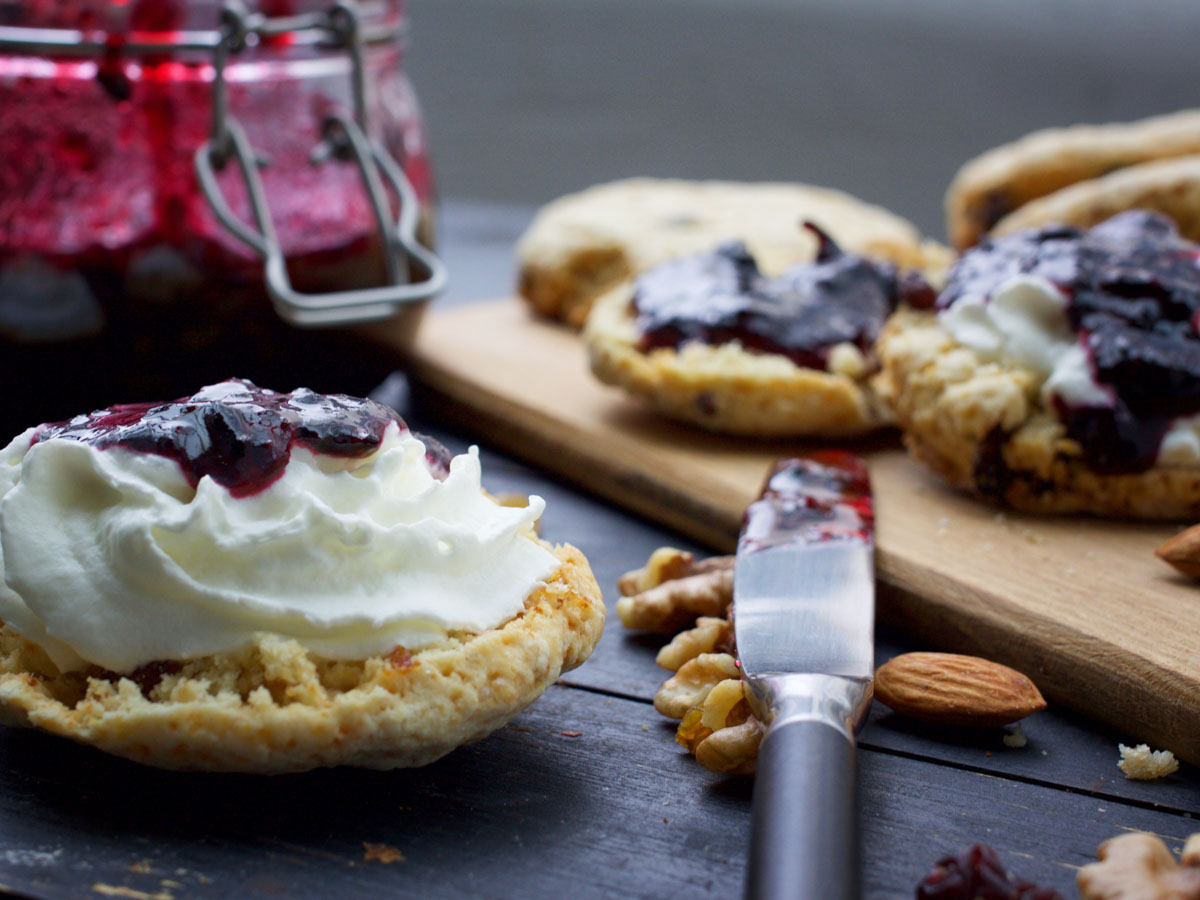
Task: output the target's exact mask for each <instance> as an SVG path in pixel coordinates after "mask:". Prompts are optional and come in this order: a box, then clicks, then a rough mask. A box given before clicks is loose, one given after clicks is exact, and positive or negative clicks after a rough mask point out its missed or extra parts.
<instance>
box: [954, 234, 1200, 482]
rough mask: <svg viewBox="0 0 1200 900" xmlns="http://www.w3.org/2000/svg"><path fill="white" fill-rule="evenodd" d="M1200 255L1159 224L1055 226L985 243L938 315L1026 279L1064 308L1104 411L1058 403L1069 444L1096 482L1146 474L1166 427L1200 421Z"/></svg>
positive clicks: (965, 260) (968, 257)
mask: <svg viewBox="0 0 1200 900" xmlns="http://www.w3.org/2000/svg"><path fill="white" fill-rule="evenodd" d="M1198 256H1200V246H1197V245H1196V244H1193V243H1191V242H1189V241H1187V240H1184V239H1183V238H1181V237H1180V236H1179V234H1178V232H1177V231H1176V230H1175V226H1174V225H1173V224H1172V223H1171V222H1170V220H1168V219H1166V218H1164V217H1163V216H1160V215H1157V214H1154V213H1149V212H1142V211H1133V212H1126V213H1122V214H1121V215H1118V216H1115V217H1113V218H1111V219H1109V220H1108V221H1107V222H1104V223H1102V224H1100V225H1097V226H1096V227H1095V228H1093V229H1091V230H1090V231H1086V232H1085V231H1080V230H1079V229H1076V228H1069V227H1065V226H1055V227H1049V228H1042V229H1036V230H1032V229H1031V230H1028V231H1023V232H1019V233H1017V234H1013V235H1010V236H1008V237H1002V238H997V239H994V240H993V239H985V240H984V241H983V242H982V243H980V245H979V246H978V247H977V248H975V249H974V250H970V251H968V252H967V253H965V254H964V255H963V257H962V258H961V259H960V260H959V261H958V262H957V263H956V264H955V265H954V267H953V268H952V269H951V271H950V277H949V280H948V282H947V284H946V288H945V290H943V291H942V293H941V295H940V296H939V297H938V301H937V307H938V308H939V309H946V308H947V307H949V306H950V305H952V304H953V303H954V302H955V301H956V300H958V299H959V298H960V297H963V296H966V295H975V296H984V297H989V296H990V295H991V293H992V291H993V290H994V289H995V288H997V287H998V286H999V285H1001V284H1002V283H1003V282H1005V281H1006V280H1008V279H1009V278H1011V277H1013V276H1015V275H1034V276H1040V277H1042V278H1045V279H1046V280H1048V281H1050V282H1052V283H1053V284H1054V285H1056V286H1057V287H1058V288H1059V289H1060V290H1061V291H1062V292H1063V294H1064V295H1065V296H1066V297H1067V298H1068V305H1067V316H1068V320H1069V322H1070V325H1071V327H1072V328H1073V329H1074V330H1075V331H1076V333H1077V334H1078V335H1079V339H1080V341H1082V343H1083V347H1084V349H1085V351H1086V353H1087V357H1088V360H1089V363H1090V368H1091V372H1092V376H1093V377H1094V378H1095V380H1096V382H1097V383H1098V384H1099V385H1101V386H1102V387H1105V388H1108V389H1109V391H1108V392H1109V393H1110V394H1111V395H1112V398H1113V403H1112V405H1110V406H1072V405H1069V404H1067V403H1065V402H1063V401H1061V400H1060V399H1056V401H1055V406H1056V410H1057V412H1058V415H1059V417H1060V418H1061V419H1062V421H1063V423H1064V425H1065V426H1066V429H1067V434H1068V435H1069V436H1070V437H1071V438H1073V439H1074V440H1076V441H1078V442H1079V444H1080V445H1081V446H1082V448H1083V453H1084V458H1085V459H1086V461H1087V463H1088V465H1089V466H1090V467H1091V468H1092V469H1093V470H1095V471H1097V472H1107V473H1119V472H1139V471H1144V470H1146V469H1148V468H1150V467H1151V466H1153V465H1154V462H1155V459H1156V458H1157V456H1158V451H1159V447H1160V446H1161V444H1162V440H1163V438H1164V437H1165V435H1166V433H1167V431H1168V430H1169V429H1170V427H1171V424H1172V422H1173V421H1174V420H1175V419H1177V418H1179V417H1181V416H1191V415H1195V414H1197V413H1200V334H1198V332H1197V314H1198V313H1200V264H1198V262H1197V258H1198Z"/></svg>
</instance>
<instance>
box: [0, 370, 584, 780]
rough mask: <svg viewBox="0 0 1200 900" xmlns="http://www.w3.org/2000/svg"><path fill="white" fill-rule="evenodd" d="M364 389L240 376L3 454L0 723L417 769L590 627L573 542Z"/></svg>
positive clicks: (142, 754)
mask: <svg viewBox="0 0 1200 900" xmlns="http://www.w3.org/2000/svg"><path fill="white" fill-rule="evenodd" d="M543 506H544V504H543V502H542V501H541V500H540V498H531V500H530V504H529V505H528V506H527V507H525V508H514V507H507V506H502V505H500V504H499V503H497V502H495V501H493V500H492V499H491V498H490V497H488V496H487V495H486V494H485V493H484V492H483V491H482V489H481V487H480V466H479V459H478V454H477V452H476V451H475V450H474V449H472V451H471V452H470V453H467V454H463V455H461V456H457V457H453V458H451V457H450V454H449V453H448V452H446V451H445V450H444V448H442V447H440V445H438V444H436V442H433V441H431V440H429V439H422V438H419V437H417V436H414V435H413V433H412V432H411V431H410V430H409V429H408V428H407V427H406V426H405V424H404V423H403V422H402V421H401V420H400V418H399V417H398V416H397V415H396V414H395V413H394V412H392V411H391V410H389V409H387V408H386V407H384V406H382V405H380V404H378V403H374V402H372V401H369V400H358V399H356V398H351V397H345V396H343V395H329V396H325V395H320V394H316V393H314V392H312V391H307V390H303V389H301V390H298V391H294V392H292V393H290V394H279V393H275V392H273V391H267V390H265V389H262V388H258V387H257V386H255V385H253V384H251V383H249V382H245V381H239V380H231V381H226V382H222V383H220V384H217V385H212V386H209V387H206V388H204V389H203V390H201V391H200V392H198V393H197V394H195V395H193V396H192V397H188V398H183V399H181V400H179V401H175V402H173V403H167V404H149V403H147V404H130V405H123V406H114V407H112V408H110V409H107V410H100V411H98V412H94V413H91V414H87V415H81V416H77V417H75V418H74V419H71V420H69V421H66V422H59V423H52V424H48V425H42V426H39V427H37V428H31V429H29V430H27V431H26V432H24V433H23V434H22V435H20V436H18V437H17V438H16V439H14V440H13V441H12V442H11V443H10V444H9V445H8V447H7V448H5V449H4V450H3V451H0V553H2V559H3V571H2V572H0V575H2V576H3V578H2V579H0V620H2V625H0V722H2V723H4V724H7V725H16V726H32V727H36V728H40V729H43V730H45V731H48V732H50V733H52V734H56V735H61V736H63V737H67V738H71V739H73V740H76V741H79V742H82V743H85V744H90V745H93V746H95V747H98V748H100V749H101V750H104V751H107V752H109V753H113V754H116V755H119V756H124V757H127V758H129V759H133V760H136V761H138V762H142V763H146V764H149V765H154V766H160V767H165V768H173V769H199V770H212V771H237V772H258V773H276V772H300V771H304V770H307V769H312V768H315V767H319V766H333V765H356V766H364V767H369V768H378V769H383V768H393V767H398V766H416V765H423V764H425V763H428V762H431V761H433V760H434V759H437V758H438V757H440V756H443V755H444V754H446V753H448V752H450V751H451V750H453V749H454V748H455V747H457V746H459V745H461V744H463V743H466V742H469V741H474V740H478V739H480V738H482V737H484V736H485V735H487V734H488V733H489V732H491V731H493V730H494V729H496V728H498V727H500V726H502V725H503V724H504V723H505V722H507V721H508V720H509V719H511V718H512V717H513V716H515V715H516V714H517V713H519V712H520V711H521V710H522V709H524V707H525V706H527V705H528V704H529V703H531V702H532V701H533V700H534V699H536V698H537V697H538V696H539V695H540V694H541V693H542V692H543V691H544V690H545V689H546V688H547V687H548V686H549V685H551V684H552V683H553V682H554V681H555V680H556V679H557V678H558V676H559V674H560V673H561V672H563V671H565V670H567V669H570V668H573V667H575V666H577V665H579V664H580V663H582V662H583V661H584V660H585V659H586V658H587V657H588V655H589V654H590V653H591V651H592V648H593V647H594V646H595V644H596V641H597V640H598V639H599V636H600V632H601V629H602V627H603V621H604V606H603V603H602V601H601V598H600V592H599V588H598V587H597V585H596V581H595V579H594V578H593V576H592V573H591V570H590V568H589V567H588V564H587V560H586V559H585V558H584V557H583V555H582V554H581V553H580V552H579V551H578V550H576V549H575V548H573V547H571V546H569V545H561V546H558V547H552V546H550V545H549V544H547V543H545V542H543V541H541V540H540V539H539V538H538V537H537V536H536V534H535V533H534V531H533V524H534V522H535V521H536V519H537V517H538V515H539V514H540V513H541V510H542V508H543Z"/></svg>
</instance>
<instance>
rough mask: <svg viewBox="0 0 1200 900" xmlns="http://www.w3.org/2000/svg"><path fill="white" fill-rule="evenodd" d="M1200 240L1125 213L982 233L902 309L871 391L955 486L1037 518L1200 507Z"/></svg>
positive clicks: (1184, 511) (1165, 514)
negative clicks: (917, 305) (925, 300)
mask: <svg viewBox="0 0 1200 900" xmlns="http://www.w3.org/2000/svg"><path fill="white" fill-rule="evenodd" d="M1198 259H1200V247H1198V246H1197V245H1195V244H1192V243H1191V242H1189V241H1186V240H1184V239H1182V238H1180V237H1179V235H1178V234H1177V232H1176V231H1175V229H1174V228H1173V226H1172V225H1171V223H1170V222H1169V221H1168V220H1166V219H1164V218H1163V217H1161V216H1157V215H1155V214H1151V213H1146V212H1138V211H1134V212H1128V213H1124V214H1122V215H1119V216H1116V217H1114V218H1112V219H1110V220H1108V221H1107V222H1105V223H1102V224H1101V225H1099V226H1097V227H1095V228H1093V229H1091V230H1090V231H1082V230H1079V229H1075V228H1070V227H1066V226H1047V227H1044V228H1040V229H1028V230H1025V231H1022V232H1017V233H1015V234H1013V235H1008V236H1004V237H1001V238H995V239H990V238H988V239H984V241H983V242H982V243H981V244H980V245H979V247H977V248H975V249H973V250H971V251H968V252H967V253H965V254H964V255H963V257H962V258H961V259H960V260H959V262H958V263H956V265H955V266H954V267H953V268H952V269H951V272H950V274H949V277H948V281H947V284H946V287H945V289H944V290H943V292H942V293H941V294H940V296H939V298H938V301H937V304H936V308H935V310H934V311H924V312H918V311H904V312H901V313H900V314H898V315H897V316H896V317H895V318H894V319H893V320H892V321H891V322H889V323H888V325H887V327H886V328H885V329H884V331H883V334H882V335H881V337H880V340H879V343H878V349H879V354H880V358H881V360H882V365H883V371H882V373H881V375H880V376H879V377H878V378H877V380H876V386H877V388H878V389H879V391H880V394H881V396H883V397H884V398H885V399H886V400H887V401H888V402H889V404H890V406H891V407H892V409H893V411H894V413H895V416H896V419H897V422H898V424H899V425H900V426H901V428H902V429H903V430H904V436H905V441H906V444H907V445H908V447H909V449H910V450H911V451H912V452H913V454H914V455H915V456H917V457H918V458H920V459H922V460H923V461H924V462H926V463H928V464H929V465H930V466H931V467H932V468H934V469H935V470H936V471H938V472H939V473H940V474H942V475H943V476H945V477H946V478H947V479H948V480H949V481H950V482H951V483H952V484H954V485H955V486H957V487H960V488H965V489H967V490H970V491H971V492H973V493H975V494H976V495H978V496H981V497H983V498H985V499H988V500H991V501H993V502H996V503H1000V504H1004V505H1008V506H1012V507H1014V508H1017V509H1021V510H1026V511H1031V512H1048V513H1069V512H1085V513H1092V514H1097V515H1107V516H1119V517H1132V518H1144V519H1194V518H1195V517H1196V516H1197V515H1200V429H1198V428H1197V426H1198V424H1200V335H1198V334H1197V330H1196V319H1197V313H1198V312H1200V266H1198V264H1197V260H1198Z"/></svg>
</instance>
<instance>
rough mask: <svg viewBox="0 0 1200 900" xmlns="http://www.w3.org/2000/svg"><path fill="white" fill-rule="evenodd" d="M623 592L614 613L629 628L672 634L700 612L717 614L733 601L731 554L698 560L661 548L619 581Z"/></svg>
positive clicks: (673, 550)
mask: <svg viewBox="0 0 1200 900" xmlns="http://www.w3.org/2000/svg"><path fill="white" fill-rule="evenodd" d="M617 588H618V589H619V590H620V592H621V594H622V595H623V596H622V597H621V599H620V600H618V601H617V615H618V616H620V617H621V622H622V624H624V625H625V627H627V628H637V629H640V630H642V631H652V632H655V633H657V634H670V633H672V632H677V631H679V630H681V629H683V628H685V627H687V626H688V625H691V624H692V623H693V622H695V621H696V619H697V618H698V617H700V616H721V615H724V614H725V611H726V610H727V609H728V607H729V603H730V601H732V600H733V557H732V556H715V557H712V558H710V559H704V560H697V559H696V558H695V557H694V556H693V555H692V554H691V553H688V552H686V551H684V550H676V549H675V548H673V547H660V548H659V549H658V550H655V551H654V553H653V554H651V556H650V559H649V561H647V563H646V565H645V567H644V568H641V569H635V570H634V571H632V572H626V573H625V574H624V575H622V576H621V578H620V579H618V581H617Z"/></svg>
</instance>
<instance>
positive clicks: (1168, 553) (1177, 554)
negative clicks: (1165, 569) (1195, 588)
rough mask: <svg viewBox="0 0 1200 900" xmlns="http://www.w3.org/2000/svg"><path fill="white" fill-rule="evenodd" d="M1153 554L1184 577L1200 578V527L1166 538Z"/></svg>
mask: <svg viewBox="0 0 1200 900" xmlns="http://www.w3.org/2000/svg"><path fill="white" fill-rule="evenodd" d="M1154 554H1155V556H1157V557H1158V558H1159V559H1161V560H1163V561H1164V562H1168V563H1170V564H1171V565H1173V566H1174V567H1175V568H1176V569H1178V570H1179V571H1180V572H1182V573H1183V574H1184V575H1190V576H1191V577H1192V578H1200V525H1193V526H1192V527H1191V528H1189V529H1187V530H1186V531H1181V532H1179V534H1177V535H1175V536H1174V537H1171V538H1167V539H1166V540H1165V541H1163V544H1162V546H1161V547H1159V548H1158V549H1157V550H1155V551H1154Z"/></svg>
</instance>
